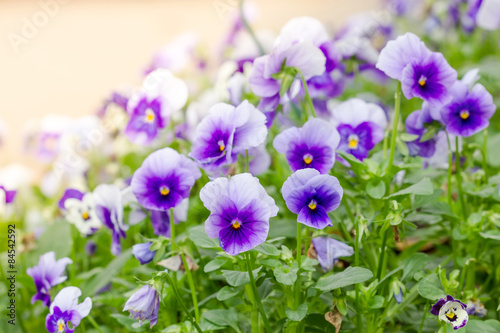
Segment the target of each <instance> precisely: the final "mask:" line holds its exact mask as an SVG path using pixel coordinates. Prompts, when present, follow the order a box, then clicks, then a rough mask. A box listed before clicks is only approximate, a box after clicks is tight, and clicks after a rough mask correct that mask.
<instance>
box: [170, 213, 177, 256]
mask: <svg viewBox="0 0 500 333" xmlns="http://www.w3.org/2000/svg"><path fill="white" fill-rule="evenodd" d="M170 239H171V240H172V247H174V248H176V247H177V245H176V244H175V223H174V208H170Z"/></svg>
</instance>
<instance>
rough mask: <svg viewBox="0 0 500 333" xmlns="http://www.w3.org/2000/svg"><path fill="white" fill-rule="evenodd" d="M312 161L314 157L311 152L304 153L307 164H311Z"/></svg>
mask: <svg viewBox="0 0 500 333" xmlns="http://www.w3.org/2000/svg"><path fill="white" fill-rule="evenodd" d="M312 161H313V157H312V155H311V154H305V155H304V163H305V164H307V165H309V164H311V163H312Z"/></svg>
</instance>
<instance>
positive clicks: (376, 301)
mask: <svg viewBox="0 0 500 333" xmlns="http://www.w3.org/2000/svg"><path fill="white" fill-rule="evenodd" d="M383 306H384V297H383V296H380V295H375V296H373V297H370V298H369V299H368V307H369V308H370V309H380V308H382V307H383Z"/></svg>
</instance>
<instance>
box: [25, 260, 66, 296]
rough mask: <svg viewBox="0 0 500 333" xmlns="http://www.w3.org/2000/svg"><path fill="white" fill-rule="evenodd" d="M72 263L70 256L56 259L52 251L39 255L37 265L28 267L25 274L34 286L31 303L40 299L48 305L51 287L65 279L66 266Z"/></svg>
mask: <svg viewBox="0 0 500 333" xmlns="http://www.w3.org/2000/svg"><path fill="white" fill-rule="evenodd" d="M71 263H73V261H72V260H71V259H70V258H61V259H59V260H57V261H56V254H55V253H54V252H52V251H51V252H47V253H45V254H43V255H41V256H40V258H39V259H38V265H36V266H33V267H31V268H28V269H27V270H26V274H28V275H29V276H31V277H32V278H33V281H34V282H35V286H36V291H37V292H36V294H35V295H34V296H33V297H32V298H31V304H34V303H35V302H36V301H42V302H43V304H44V305H46V306H49V305H50V294H49V291H50V289H51V288H52V287H54V286H56V285H58V284H59V283H62V282H64V281H66V279H67V278H68V277H67V276H63V273H64V271H65V270H66V266H67V265H69V264H71Z"/></svg>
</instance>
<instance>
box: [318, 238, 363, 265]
mask: <svg viewBox="0 0 500 333" xmlns="http://www.w3.org/2000/svg"><path fill="white" fill-rule="evenodd" d="M311 242H312V244H313V246H314V250H316V258H317V259H318V261H319V264H320V265H321V268H322V269H323V271H324V272H328V271H331V270H332V268H333V265H334V264H335V263H336V262H337V261H339V258H340V257H350V256H352V255H353V254H354V250H353V248H352V247H350V246H349V245H347V244H345V243H342V242H339V241H338V240H336V239H333V238H331V237H328V236H321V237H316V238H313V239H312V240H311Z"/></svg>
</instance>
